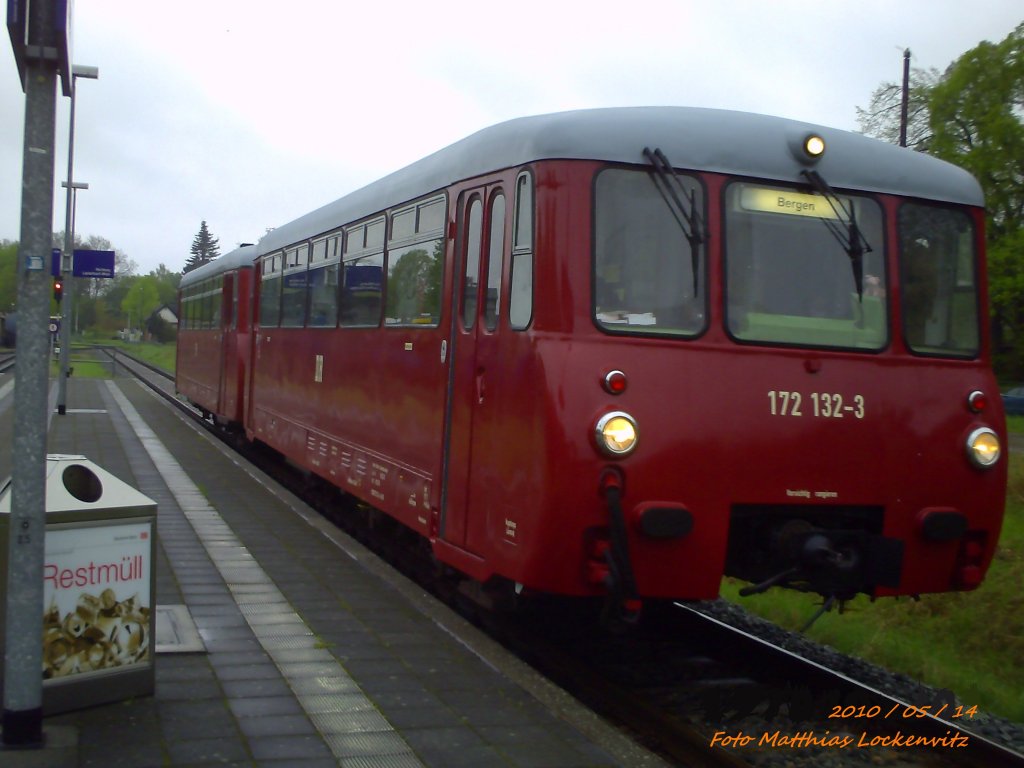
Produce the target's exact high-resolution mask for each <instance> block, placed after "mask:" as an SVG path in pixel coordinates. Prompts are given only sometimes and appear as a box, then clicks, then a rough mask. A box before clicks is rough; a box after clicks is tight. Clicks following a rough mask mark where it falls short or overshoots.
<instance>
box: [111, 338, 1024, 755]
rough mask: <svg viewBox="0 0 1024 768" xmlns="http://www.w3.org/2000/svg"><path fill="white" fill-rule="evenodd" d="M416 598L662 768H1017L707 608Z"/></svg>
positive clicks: (966, 734) (319, 498)
mask: <svg viewBox="0 0 1024 768" xmlns="http://www.w3.org/2000/svg"><path fill="white" fill-rule="evenodd" d="M102 352H103V353H105V354H107V355H108V356H112V357H113V358H114V359H115V360H116V362H117V364H119V365H120V366H121V367H122V368H123V369H124V370H126V371H128V372H129V373H130V374H131V375H133V376H136V377H138V378H139V379H140V380H141V381H142V382H143V383H145V384H146V385H147V386H149V387H150V388H151V389H153V390H154V391H155V392H157V393H158V394H159V395H161V396H162V397H164V398H165V399H166V400H167V401H168V402H170V403H172V404H173V405H174V406H175V407H176V408H178V409H179V410H180V411H182V412H184V413H186V414H188V415H189V416H191V417H192V418H194V419H196V420H197V421H201V422H202V423H203V424H204V425H205V426H206V427H207V428H208V429H209V431H210V432H211V433H214V434H218V435H219V436H221V437H224V435H223V433H222V432H221V431H220V430H218V429H217V428H216V427H215V426H214V425H213V424H211V423H210V422H209V421H207V420H205V419H203V418H202V414H201V413H200V412H199V411H197V410H196V409H194V408H192V407H191V406H189V405H187V404H185V403H183V402H181V401H180V400H178V398H177V397H176V396H175V394H174V384H173V380H172V377H171V375H170V374H169V373H168V372H166V371H163V370H161V369H159V368H155V367H153V366H151V365H148V364H146V363H143V362H142V361H138V360H136V359H135V358H133V357H131V356H130V355H128V354H125V353H124V352H122V351H117V350H112V349H111V348H104V349H102ZM255 458H256V459H257V460H258V459H259V457H258V456H257V457H255ZM260 463H261V464H262V462H260ZM262 468H263V469H264V470H273V469H278V470H279V469H280V468H279V467H278V468H274V467H267V466H263V467H262ZM273 474H274V475H275V477H277V478H278V479H281V480H284V481H286V482H287V481H288V479H289V478H287V477H281V473H280V471H275V472H273ZM311 481H315V478H311V477H310V476H308V475H302V476H300V477H298V478H296V477H295V476H291V481H290V483H289V484H290V485H291V486H292V487H291V490H293V492H296V493H300V494H301V495H303V496H305V497H307V499H309V500H310V501H311V502H312V503H314V504H315V505H316V506H318V507H321V512H322V513H324V514H326V516H328V517H332V518H336V519H337V521H338V522H339V523H341V522H342V521H343V522H344V523H345V524H346V525H345V527H347V528H348V527H349V523H350V522H351V520H352V518H358V517H361V516H362V517H366V516H371V517H374V520H375V523H376V526H375V527H376V528H377V529H378V531H379V530H380V522H381V521H380V520H379V519H377V517H376V516H374V515H373V514H372V511H367V508H364V507H362V506H361V505H360V506H359V507H358V508H348V509H346V510H344V512H342V513H339V511H338V510H336V509H324V508H323V498H326V497H331V496H334V497H335V498H336V494H325V493H318V489H317V487H316V483H315V482H311ZM319 490H320V491H322V490H323V489H322V488H320V489H319ZM360 512H361V513H362V514H359V513H360ZM353 513H356V514H353ZM396 527H397V526H396ZM349 532H350V533H352V534H354V535H355V536H356V537H357V538H359V539H360V540H362V541H363V542H364V543H367V544H370V545H371V546H374V548H375V549H377V550H378V551H381V550H386V549H388V548H389V547H391V545H393V543H394V541H395V539H396V538H399V539H400V538H403V536H402V531H401V529H400V530H399V531H391V532H390V533H386V534H385V535H384V536H382V537H381V540H380V541H376V542H375V541H374V540H373V537H372V536H371V535H370V534H369V533H368V532H367V531H366V530H363V529H359V528H349ZM409 538H410V539H412V538H413V537H409ZM418 549H419V550H420V552H421V554H424V555H425V554H426V553H425V552H424V550H425V548H424V547H422V546H421V547H419V548H418ZM384 555H385V557H386V556H387V553H386V552H385V553H384ZM395 560H396V558H389V561H391V562H392V563H393V564H394V562H395ZM401 560H402V564H403V566H404V567H402V568H401V570H403V571H405V572H406V573H407V574H409V575H411V576H413V577H416V578H418V577H421V576H422V575H424V574H431V573H433V572H434V569H433V567H432V564H431V563H430V562H429V561H428V560H427V559H426V558H424V559H421V560H418V561H417V560H415V559H410V558H409V557H408V556H407V553H404V554H403V557H402V558H401ZM424 586H426V587H427V588H431V589H432V591H435V592H436V593H439V594H440V595H441V596H442V597H444V596H445V595H446V594H447V596H448V597H449V598H450V599H449V602H450V603H454V604H455V605H456V607H459V608H461V609H462V612H463V613H465V614H467V615H469V616H470V617H471V618H473V619H474V620H475V621H476V622H477V623H478V624H483V625H485V626H486V628H487V629H488V630H489V631H490V632H491V633H492V635H494V636H496V637H497V639H499V640H501V641H502V642H503V643H505V645H506V647H508V648H509V649H510V650H513V651H514V652H516V653H517V654H518V655H520V657H521V658H523V659H524V660H526V661H527V662H529V663H530V664H532V665H533V666H534V667H535V668H536V669H538V670H539V671H540V672H541V673H543V674H544V675H546V676H547V677H548V678H549V679H551V680H552V681H554V682H555V683H557V684H558V685H560V686H561V687H563V688H564V689H565V690H567V691H568V692H569V693H571V694H572V695H573V696H575V697H576V698H577V699H579V700H580V701H582V702H583V703H584V704H586V705H587V706H588V707H590V708H591V709H593V710H594V711H595V712H597V713H598V714H600V715H601V716H602V717H604V718H605V719H607V720H609V721H610V722H613V723H614V724H616V725H617V726H618V727H619V728H620V729H622V730H623V731H625V732H627V733H629V734H630V735H631V736H632V737H633V738H634V739H635V740H636V741H638V742H640V743H642V744H644V746H646V747H648V748H649V749H650V750H651V751H654V752H656V753H658V754H660V755H662V756H663V757H664V758H665V760H666V761H668V762H670V763H671V764H673V765H679V766H687V768H699V767H707V768H721V767H728V768H740V767H741V766H764V767H766V768H768V767H771V768H774V767H775V766H784V767H785V768H802V767H803V766H815V767H816V768H817V767H819V766H835V767H836V768H840V767H842V766H860V765H886V766H901V767H902V766H970V768H1003V767H1004V766H1005V768H1024V755H1022V754H1020V753H1019V752H1017V751H1015V750H1014V749H1012V748H1011V747H1008V746H1005V745H1003V744H1001V743H999V742H997V741H995V740H992V739H989V738H987V737H986V736H984V735H982V734H981V733H980V732H979V731H978V730H977V729H973V730H972V728H971V725H973V722H970V721H972V720H973V716H972V713H971V711H970V710H969V708H967V707H965V706H964V705H962V704H958V703H957V702H956V701H954V700H953V699H952V696H951V695H944V694H942V693H935V692H930V693H922V694H918V695H916V697H915V699H914V700H913V701H906V700H903V699H900V698H897V697H895V696H892V695H889V694H887V693H885V692H883V691H880V690H876V689H875V688H873V687H871V686H869V685H866V684H864V683H862V682H858V681H857V680H855V679H853V678H852V677H850V676H847V675H844V674H841V673H839V672H837V671H834V670H833V669H830V668H828V667H827V666H824V665H822V664H819V663H816V662H814V661H812V660H809V659H807V658H804V657H803V656H801V655H798V654H796V653H793V652H790V651H788V650H785V649H784V648H782V647H779V645H778V644H775V643H771V642H766V641H765V640H763V639H761V638H760V637H757V636H756V635H754V634H751V633H750V632H747V631H744V630H743V629H741V628H738V627H737V626H732V625H731V624H730V623H728V622H727V621H723V620H721V618H720V617H716V616H715V615H713V614H715V613H721V611H720V608H721V605H719V604H714V603H712V604H697V605H695V606H683V605H679V604H671V605H665V606H662V607H661V608H660V609H659V610H658V611H657V612H656V615H655V616H654V617H653V618H652V619H651V620H649V621H646V622H644V623H643V624H642V625H641V626H640V627H638V628H636V629H634V630H631V631H628V632H625V633H622V634H615V633H609V632H607V631H605V630H604V629H602V628H601V627H599V626H598V625H597V623H596V613H597V612H596V611H593V610H584V611H581V612H580V613H579V614H575V615H573V612H572V611H567V609H566V606H565V603H564V602H560V601H552V602H551V603H547V604H545V603H541V604H539V605H538V606H535V607H534V608H532V609H531V610H529V611H527V612H525V613H523V614H517V615H515V616H514V617H506V616H502V615H496V614H482V613H480V612H478V611H476V610H475V606H473V605H471V604H469V603H468V602H467V601H466V600H461V599H459V598H460V595H459V593H458V591H457V590H452V589H446V585H445V584H444V583H443V582H442V583H439V584H438V583H435V584H433V585H424ZM738 610H739V609H735V608H730V609H729V610H728V611H726V613H729V612H730V611H738ZM922 690H926V689H923V688H922ZM936 714H937V715H938V716H936ZM930 745H931V746H930Z"/></svg>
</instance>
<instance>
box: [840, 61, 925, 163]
mask: <svg viewBox="0 0 1024 768" xmlns="http://www.w3.org/2000/svg"><path fill="white" fill-rule="evenodd" d="M940 79H941V77H940V75H939V71H938V70H937V69H935V68H934V67H932V68H930V69H918V68H917V67H911V68H910V82H909V89H908V95H907V147H909V148H910V149H915V150H917V151H919V152H927V151H928V146H929V144H930V143H931V139H932V128H931V123H930V118H931V112H930V110H929V102H930V99H931V93H932V89H933V88H935V85H936V84H937V83H938V82H939V80H940ZM902 106H903V86H902V84H900V83H882V84H881V85H880V86H878V88H876V89H875V92H874V93H873V94H871V103H870V104H869V105H868V108H867V109H861V108H860V107H857V108H856V109H857V123H858V125H860V130H861V133H864V134H866V135H868V136H874V137H875V138H876V139H882V140H883V141H888V142H889V143H891V144H899V138H900V113H901V111H902Z"/></svg>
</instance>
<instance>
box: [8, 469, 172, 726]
mask: <svg viewBox="0 0 1024 768" xmlns="http://www.w3.org/2000/svg"><path fill="white" fill-rule="evenodd" d="M10 516H11V489H10V482H8V483H7V484H6V485H5V486H4V487H3V488H0V599H2V603H0V653H2V652H3V650H4V644H5V642H6V637H7V635H6V629H5V627H4V622H5V614H6V610H5V609H3V604H4V603H6V600H7V567H8V566H7V558H8V539H7V537H8V535H9V529H10ZM155 579H156V503H155V502H154V501H153V500H152V499H150V498H149V497H147V496H144V495H143V494H141V493H139V492H138V491H137V490H135V489H134V488H132V487H131V486H130V485H128V484H127V483H125V482H123V481H121V480H119V479H118V478H116V477H114V475H112V474H110V473H109V472H107V471H106V470H104V469H102V468H100V467H98V466H97V465H96V464H94V463H93V462H91V461H89V460H88V459H86V458H85V457H84V456H64V455H51V456H47V460H46V543H45V558H44V564H43V605H42V606H40V610H42V612H43V638H42V642H43V659H42V660H43V664H42V667H43V668H42V670H41V674H42V676H43V712H44V713H45V714H48V715H49V714H55V713H58V712H66V711H68V710H72V709H80V708H83V707H89V706H94V705H96V704H104V703H108V702H112V701H119V700H122V699H128V698H132V697H135V696H147V695H152V694H153V691H154V690H155V680H156V672H155V667H154V656H155V652H156V649H155V643H154V634H155V622H156V612H155V610H154V607H155V606H154V600H155V597H156V589H155ZM2 674H3V670H2V667H0V675H2ZM0 683H2V680H0Z"/></svg>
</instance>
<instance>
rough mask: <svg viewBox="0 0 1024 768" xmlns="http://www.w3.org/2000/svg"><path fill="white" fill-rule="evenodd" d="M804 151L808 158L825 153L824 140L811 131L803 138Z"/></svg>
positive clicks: (815, 157)
mask: <svg viewBox="0 0 1024 768" xmlns="http://www.w3.org/2000/svg"><path fill="white" fill-rule="evenodd" d="M804 152H806V153H807V156H808V157H809V158H812V159H814V160H817V159H818V158H819V157H821V156H822V155H824V154H825V140H824V139H823V138H821V136H819V135H818V134H816V133H812V134H810V135H809V136H807V137H806V138H805V139H804Z"/></svg>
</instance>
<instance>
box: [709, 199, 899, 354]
mask: <svg viewBox="0 0 1024 768" xmlns="http://www.w3.org/2000/svg"><path fill="white" fill-rule="evenodd" d="M836 200H837V201H838V202H839V203H841V206H838V205H837V206H836V207H833V206H832V205H830V204H829V201H828V200H826V198H824V197H823V196H821V195H817V194H806V193H802V192H797V191H796V190H795V189H791V188H784V187H775V186H765V185H758V184H747V183H733V184H730V185H729V187H728V188H727V189H726V204H725V221H726V229H725V232H726V239H725V267H726V297H727V310H726V321H727V323H728V328H729V332H730V333H731V334H732V336H733V337H735V338H736V339H739V340H741V341H753V342H767V343H777V344H788V345H795V346H812V347H838V348H853V349H865V350H878V349H881V348H882V347H884V346H885V344H886V342H887V331H886V329H887V322H886V309H885V295H886V284H885V268H884V263H883V247H882V246H883V243H884V238H883V232H882V212H881V209H880V208H879V206H878V204H877V203H875V202H874V201H873V200H871V199H869V198H864V197H855V196H852V195H840V196H839V197H838V198H837V199H834V201H836ZM837 208H838V210H839V211H840V213H837V212H836V211H837ZM843 209H845V210H846V211H847V212H851V213H852V214H853V216H852V221H853V222H855V224H854V225H853V226H855V227H856V231H855V232H854V233H853V234H852V235H851V232H850V229H851V220H850V219H848V218H847V217H846V214H845V213H841V212H842V211H843ZM851 242H855V243H858V247H857V248H856V249H854V248H851V247H850V243H851ZM861 251H863V252H861Z"/></svg>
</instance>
